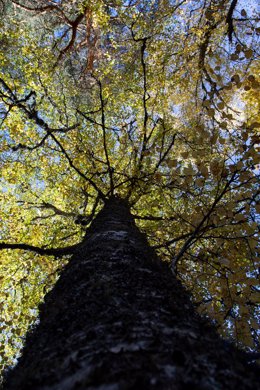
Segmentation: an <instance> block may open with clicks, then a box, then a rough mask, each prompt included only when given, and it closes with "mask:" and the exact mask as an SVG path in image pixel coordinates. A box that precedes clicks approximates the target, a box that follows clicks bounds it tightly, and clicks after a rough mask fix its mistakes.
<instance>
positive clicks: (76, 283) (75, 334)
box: [6, 198, 257, 390]
mask: <svg viewBox="0 0 260 390" xmlns="http://www.w3.org/2000/svg"><path fill="white" fill-rule="evenodd" d="M256 378H257V376H256V373H255V368H254V367H251V366H246V365H245V362H244V358H243V354H242V353H241V352H239V351H238V350H236V349H235V348H233V347H232V346H230V345H229V344H228V343H226V342H224V341H223V340H221V339H220V338H219V337H218V336H217V334H216V332H215V330H214V329H213V328H212V327H211V326H210V325H209V324H207V322H206V321H205V320H202V319H201V318H200V317H199V316H198V315H197V314H196V313H195V311H194V309H193V307H192V304H191V301H190V297H189V295H188V294H187V292H186V291H185V289H184V288H183V287H182V286H181V284H180V283H179V282H178V280H177V279H176V278H175V277H174V276H173V274H172V273H171V272H170V270H169V268H168V266H167V265H166V264H163V263H162V262H160V261H159V259H158V258H157V257H156V255H155V253H154V252H153V250H152V249H151V248H150V247H149V246H148V244H147V241H146V238H145V236H144V235H143V234H142V233H141V232H140V231H139V230H138V228H137V227H136V226H135V223H134V219H133V217H132V216H131V214H130V212H129V208H128V206H127V204H126V203H125V202H124V201H122V200H119V199H116V198H113V199H110V200H109V201H108V202H107V204H106V205H105V207H104V209H103V210H102V211H101V212H100V213H99V214H98V216H97V217H96V219H95V221H94V222H93V223H92V225H91V227H90V228H89V229H88V231H87V234H86V237H85V239H84V241H83V245H82V247H81V249H80V250H79V251H78V252H77V253H75V255H73V257H72V258H71V261H70V263H69V264H68V265H67V267H66V269H65V270H64V271H63V273H62V275H61V277H60V279H59V280H58V282H57V284H56V285H55V287H54V288H53V290H52V291H51V292H50V293H48V294H47V296H46V299H45V303H44V304H43V305H42V306H41V308H40V324H39V325H38V326H37V328H36V329H35V330H34V331H33V332H32V333H31V334H29V335H28V336H27V341H26V346H25V348H24V353H23V356H22V358H21V359H20V361H19V363H18V365H17V367H16V368H15V369H14V370H13V372H12V373H11V374H10V378H9V379H8V380H7V384H6V389H8V390H30V389H31V390H40V389H41V390H71V389H77V390H80V389H91V390H94V389H96V390H97V389H99V390H101V389H102V390H124V389H149V390H150V389H160V390H166V389H187V390H188V389H193V390H194V389H198V390H203V389H210V390H212V389H223V390H224V389H225V390H226V389H254V390H255V389H257V379H256Z"/></svg>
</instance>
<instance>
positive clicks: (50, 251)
mask: <svg viewBox="0 0 260 390" xmlns="http://www.w3.org/2000/svg"><path fill="white" fill-rule="evenodd" d="M80 245H81V243H79V244H75V245H71V246H67V247H64V248H41V247H38V246H34V245H28V244H11V243H7V242H1V243H0V250H3V249H21V250H24V251H30V252H35V253H37V254H39V255H42V256H44V255H46V256H55V257H62V256H66V255H71V254H73V253H74V252H75V250H76V249H78V248H79V247H80Z"/></svg>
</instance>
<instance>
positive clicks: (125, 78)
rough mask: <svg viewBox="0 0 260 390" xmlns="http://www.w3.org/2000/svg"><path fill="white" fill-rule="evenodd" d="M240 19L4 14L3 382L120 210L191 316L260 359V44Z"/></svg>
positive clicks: (51, 11) (105, 9) (34, 6)
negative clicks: (83, 254)
mask: <svg viewBox="0 0 260 390" xmlns="http://www.w3.org/2000/svg"><path fill="white" fill-rule="evenodd" d="M241 4H242V2H241ZM241 4H240V3H239V1H238V2H237V1H236V0H233V1H231V2H230V1H227V0H221V1H210V0H205V1H198V0H196V1H195V0H194V1H193V0H179V1H173V0H161V1H159V0H158V1H155V0H154V1H146V0H144V1H140V0H137V1H129V2H127V1H121V0H111V1H107V0H99V1H95V2H94V1H91V0H74V1H68V0H59V1H54V0H48V1H43V0H38V1H32V0H26V1H23V2H22V1H21V2H19V1H18V0H17V1H16V0H13V1H9V0H6V1H2V6H3V10H2V12H4V13H5V17H4V18H3V19H2V21H1V33H0V41H1V52H0V59H1V63H2V75H1V78H0V97H1V103H0V110H1V113H0V115H1V129H0V136H1V145H0V164H1V170H2V178H1V194H2V197H1V227H2V233H1V237H0V238H1V243H0V249H2V251H1V252H0V255H1V258H0V280H1V284H2V289H1V295H0V307H1V320H0V321H1V322H0V327H1V331H2V336H1V341H2V342H3V343H2V346H1V350H0V353H1V359H2V360H1V362H0V364H1V366H2V367H5V366H6V365H8V364H10V362H12V359H13V356H14V355H15V353H16V351H17V350H18V348H20V346H21V341H22V337H23V335H24V333H25V331H26V329H27V327H28V325H29V324H30V323H32V322H33V321H34V319H35V317H36V315H37V311H36V307H37V304H38V302H39V301H40V300H41V299H43V296H44V294H45V292H46V291H47V290H48V288H49V287H50V286H51V285H52V284H53V283H54V281H55V280H56V278H57V275H58V271H59V270H60V269H62V267H63V265H64V264H65V263H66V261H67V257H65V258H64V257H59V256H61V255H62V254H68V253H70V251H72V249H71V248H73V245H75V244H77V243H79V242H80V241H81V239H82V237H83V235H84V231H85V227H86V226H87V225H88V224H89V223H90V222H91V221H92V219H93V218H94V216H95V215H96V212H97V211H98V210H99V209H100V208H101V207H102V204H103V202H104V200H105V199H106V198H108V197H109V196H112V195H117V196H120V197H123V198H127V199H128V200H129V202H130V204H131V207H132V213H133V214H134V215H135V218H136V221H137V223H138V225H139V226H140V227H141V229H143V230H144V231H145V232H146V234H147V235H148V238H149V240H150V243H151V245H152V246H154V247H155V248H156V249H157V250H158V253H159V254H160V256H161V257H162V258H163V259H165V261H169V262H171V264H172V269H173V271H174V272H175V273H177V275H178V277H179V278H180V279H181V281H182V282H183V283H184V285H185V286H186V287H188V288H189V289H190V290H191V291H192V294H193V297H194V301H195V302H196V304H197V305H198V310H199V311H200V312H202V313H204V314H206V315H209V316H211V317H212V318H213V320H214V321H215V322H216V324H217V325H218V327H219V329H220V332H221V333H222V334H223V335H225V336H229V337H230V336H231V337H233V338H234V339H235V340H236V341H237V343H238V344H241V343H242V344H244V345H246V346H248V347H250V348H252V349H256V348H258V347H259V340H258V338H257V336H258V329H259V323H258V320H259V306H257V302H258V301H259V299H257V293H259V287H258V279H257V278H258V276H259V253H260V252H259V244H258V241H257V237H258V234H259V213H260V200H259V193H260V191H259V166H258V165H257V164H258V158H259V127H260V120H259V100H258V98H259V82H260V80H259V76H258V70H259V63H258V62H257V59H258V56H259V46H257V44H258V38H259V32H260V31H259V28H257V21H258V20H259V19H258V18H257V16H256V14H255V10H254V7H253V6H252V7H250V2H249V3H248V7H247V9H242V7H241ZM20 243H23V244H25V245H24V246H20V249H19V250H18V249H17V248H19V244H20ZM30 246H31V247H30ZM61 247H68V249H66V248H65V251H63V252H59V250H56V252H55V250H52V248H61ZM21 248H22V249H21ZM37 248H38V249H37ZM40 248H41V249H40ZM15 249H16V250H15ZM27 250H28V251H27ZM48 250H49V252H48ZM66 250H67V252H66ZM50 255H54V256H55V257H53V256H50Z"/></svg>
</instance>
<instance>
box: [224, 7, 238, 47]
mask: <svg viewBox="0 0 260 390" xmlns="http://www.w3.org/2000/svg"><path fill="white" fill-rule="evenodd" d="M236 5H237V0H232V2H231V4H230V8H229V10H228V14H227V18H226V23H227V25H228V39H229V42H230V43H232V34H233V32H234V26H233V12H234V10H235V8H236Z"/></svg>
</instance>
